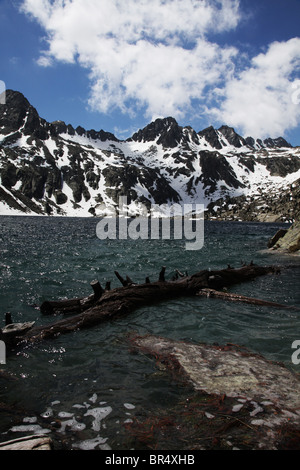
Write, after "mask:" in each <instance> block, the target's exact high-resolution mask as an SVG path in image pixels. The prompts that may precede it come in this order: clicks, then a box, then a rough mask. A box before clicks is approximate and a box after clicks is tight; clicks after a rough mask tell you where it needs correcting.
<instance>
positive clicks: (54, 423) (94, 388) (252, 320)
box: [0, 216, 300, 449]
mask: <svg viewBox="0 0 300 470" xmlns="http://www.w3.org/2000/svg"><path fill="white" fill-rule="evenodd" d="M0 222H1V225H0V255H1V258H0V269H1V272H0V306H1V311H0V325H1V326H4V314H5V312H8V311H9V312H11V314H12V317H13V321H14V322H23V321H35V322H36V324H43V323H46V322H48V321H53V318H48V317H42V316H41V314H40V312H39V309H38V306H39V305H40V304H41V303H42V302H43V301H44V300H51V299H52V300H57V299H60V298H73V297H79V296H85V295H89V294H90V293H91V288H90V282H91V281H92V280H94V279H98V280H99V281H100V282H101V284H102V285H105V282H106V281H111V282H112V287H119V285H120V284H119V281H118V280H117V279H116V277H115V276H114V274H113V273H114V271H115V270H117V271H119V272H120V273H121V274H122V275H124V276H125V275H126V274H128V275H129V276H130V277H131V278H132V279H133V280H134V281H135V282H144V280H145V277H146V276H149V277H150V279H151V280H156V279H157V278H158V273H159V271H160V268H161V266H163V265H164V266H166V267H167V276H168V277H169V278H171V277H172V275H173V274H174V271H175V269H179V270H180V271H182V272H185V271H187V272H188V273H189V274H192V273H194V272H197V271H199V270H201V269H207V268H211V269H222V268H225V267H227V264H228V263H230V265H231V266H233V267H240V266H241V261H245V262H250V261H253V262H254V263H257V264H264V265H267V264H278V265H281V266H284V267H285V268H284V269H283V270H282V272H281V275H278V276H265V277H262V278H259V279H256V280H255V281H253V282H250V283H247V284H242V285H239V286H235V287H234V288H231V289H230V290H231V291H232V292H236V293H241V294H244V295H248V296H252V297H256V298H262V299H265V300H271V301H274V302H279V303H281V304H284V305H294V306H298V307H300V290H299V280H300V259H299V257H295V256H286V255H280V254H278V253H274V252H273V253H270V252H268V251H267V250H266V246H267V242H268V239H269V238H270V237H271V236H273V235H274V233H275V232H276V231H277V230H278V228H279V227H280V226H281V225H280V224H258V223H257V224H256V223H235V222H206V223H205V243H204V247H203V249H202V250H199V251H186V250H185V241H184V240H182V241H181V240H150V239H149V240H136V241H133V240H125V241H122V240H104V241H100V240H99V239H98V238H97V237H96V224H97V220H95V219H78V218H76V219H75V218H74V219H73V218H40V217H6V216H2V217H1V219H0ZM1 316H2V318H1ZM2 319H3V320H2ZM58 319H59V317H58ZM131 332H138V333H142V334H143V333H154V334H159V335H164V336H166V337H170V338H174V339H180V340H188V341H194V342H207V343H213V342H218V343H220V344H224V343H227V342H233V343H236V344H240V345H243V346H246V347H247V348H248V349H250V350H251V351H254V352H259V353H261V354H263V355H264V356H265V357H267V358H268V359H271V360H275V361H282V362H284V363H285V364H286V365H287V367H289V368H294V369H295V368H296V370H297V368H299V367H300V366H295V365H293V364H292V362H291V355H292V352H293V350H292V349H291V345H292V343H293V341H295V340H296V339H300V311H297V310H286V309H274V308H270V307H260V306H253V305H247V304H238V303H231V302H228V303H226V302H222V301H220V300H216V299H203V298H183V299H176V300H174V301H171V302H168V303H162V304H159V305H155V306H151V307H144V308H141V309H139V310H137V311H135V312H134V313H132V314H130V315H128V316H126V317H124V318H119V319H117V320H113V321H109V322H106V323H104V324H102V325H100V326H98V327H95V328H92V329H90V330H85V331H78V332H76V333H72V334H69V335H64V336H61V337H58V338H56V339H54V340H51V341H45V342H43V343H42V344H40V345H36V346H34V347H31V348H27V349H25V350H22V351H20V352H19V353H18V354H17V355H16V354H12V355H9V357H8V358H7V364H6V365H5V366H3V369H4V370H5V371H6V372H9V373H10V374H12V376H13V377H14V379H15V380H13V381H9V382H7V383H5V384H4V385H2V382H1V386H2V388H1V390H0V402H4V403H6V404H9V405H11V406H12V407H13V408H14V409H15V410H17V409H23V410H25V411H24V413H25V414H23V415H22V414H21V415H20V417H19V418H18V420H19V421H18V420H17V419H16V417H14V419H13V418H12V417H11V416H10V415H9V416H8V414H4V415H3V414H2V417H1V415H0V417H1V421H0V441H5V440H8V438H12V437H19V436H21V435H28V434H32V433H34V432H36V433H38V432H40V431H41V429H42V430H43V432H49V435H50V436H54V438H55V439H60V440H63V441H65V442H67V444H66V445H67V446H68V447H69V448H78V446H79V448H80V446H81V447H82V448H84V449H91V448H97V449H98V448H102V449H106V448H111V449H126V448H131V447H132V442H130V440H128V436H127V435H126V431H125V429H124V423H125V422H126V421H127V420H130V419H133V418H134V417H139V416H147V415H148V414H149V413H151V410H153V409H155V408H157V407H166V406H170V404H171V403H172V402H174V403H175V402H176V400H178V399H179V397H180V395H181V394H182V393H184V391H183V390H182V387H180V386H178V384H176V383H174V382H173V381H172V380H171V379H170V377H169V376H168V375H167V374H165V373H162V372H160V371H158V370H157V368H156V366H155V361H153V360H152V359H150V358H148V357H146V356H143V355H136V354H132V352H131V351H130V347H129V344H128V341H127V335H128V333H131ZM16 420H17V421H18V422H17V423H16V422H15V421H16Z"/></svg>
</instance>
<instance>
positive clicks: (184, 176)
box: [0, 90, 300, 220]
mask: <svg viewBox="0 0 300 470" xmlns="http://www.w3.org/2000/svg"><path fill="white" fill-rule="evenodd" d="M102 143H103V145H102ZM140 143H143V145H140ZM144 144H146V145H144ZM208 148H210V150H208ZM289 149H290V153H289ZM276 152H277V153H276ZM297 152H298V151H297V149H293V148H292V147H291V145H290V144H288V143H287V142H286V141H285V140H284V139H283V138H281V137H280V138H277V139H266V140H265V141H261V140H255V139H254V138H252V137H249V138H247V139H244V138H243V137H241V136H240V135H239V134H238V133H236V131H235V130H234V129H233V128H231V127H228V126H225V125H224V126H221V127H220V128H219V129H214V128H213V127H212V126H210V127H208V128H206V129H204V130H203V131H200V132H195V130H194V129H192V128H191V127H190V126H187V127H182V126H180V125H179V124H178V123H177V121H176V120H175V119H174V118H172V117H167V118H164V119H156V120H155V121H154V122H151V123H150V124H148V125H147V126H146V127H145V128H143V129H140V130H139V131H138V132H136V133H135V134H134V135H133V136H132V137H131V138H130V139H127V140H126V141H120V140H118V139H117V138H116V137H115V136H114V135H113V134H112V133H109V132H106V131H104V130H100V131H95V130H93V129H92V130H85V129H84V128H83V127H81V126H78V127H77V128H76V129H74V128H73V126H72V125H70V124H66V123H65V122H63V121H54V122H52V123H49V122H47V121H46V120H45V119H43V118H41V117H40V116H39V114H38V112H37V110H36V109H35V108H34V107H33V106H32V105H31V104H30V103H29V101H28V100H27V99H26V98H25V97H24V96H23V95H22V94H21V93H19V92H15V91H12V90H7V93H6V104H5V105H1V106H0V178H1V181H0V183H1V184H0V214H1V207H2V208H4V209H5V210H8V209H9V208H11V210H16V211H18V212H19V213H20V212H22V211H23V212H29V213H33V214H34V213H36V214H47V215H50V214H53V215H60V214H62V215H64V214H65V215H70V214H72V215H76V214H78V215H101V214H102V213H103V212H101V211H102V210H103V208H105V207H107V206H116V205H117V204H118V202H119V197H120V196H126V197H127V200H128V203H134V204H136V205H138V204H143V205H144V206H146V207H147V208H150V206H151V204H158V205H161V204H174V203H179V204H184V203H191V202H194V203H203V204H205V205H206V207H208V209H209V208H212V209H211V212H210V209H209V210H208V213H209V214H211V215H216V214H215V212H214V211H215V207H216V204H215V201H217V203H218V204H219V205H220V208H221V207H223V208H226V207H231V206H232V205H235V207H238V206H239V204H241V207H242V208H241V209H239V214H241V211H246V209H245V205H246V204H248V206H249V207H251V210H250V212H251V214H254V215H253V217H254V220H255V210H256V209H255V208H256V204H255V201H256V199H255V198H254V202H253V201H252V202H251V201H250V202H249V201H248V202H247V197H246V194H247V192H249V188H250V190H251V184H252V176H253V177H254V176H255V178H254V180H255V181H258V182H259V178H260V173H259V172H260V171H261V170H260V168H261V167H263V168H265V169H266V171H267V173H268V174H269V175H270V178H271V177H273V176H278V177H280V178H281V179H282V181H283V182H284V178H285V177H287V176H289V175H291V174H292V175H293V174H295V175H296V174H297V171H299V170H300V163H299V162H300V158H299V153H297ZM264 178H265V175H264ZM296 179H297V178H295V180H296ZM270 181H271V180H270ZM268 184H269V183H268ZM270 184H271V182H270ZM295 184H296V185H297V184H298V185H299V181H298V183H295ZM264 186H266V185H265V180H264V183H263V184H262V189H260V187H259V183H258V186H257V188H258V189H257V191H258V193H259V194H260V196H261V193H262V197H263V198H264V199H263V200H264V201H269V202H268V204H269V205H272V207H274V204H275V202H276V201H279V200H280V198H279V196H276V195H275V196H274V194H273V193H274V191H273V192H272V191H270V187H266V188H264ZM285 188H286V190H288V189H287V188H288V186H287V185H285ZM264 189H265V190H266V194H265V195H264ZM275 193H276V191H275ZM270 194H272V201H273V199H274V201H275V202H274V204H273V202H271V198H270ZM280 194H281V196H282V195H283V192H282V191H281V193H280ZM287 197H288V196H287ZM239 198H241V199H239ZM229 201H231V202H230V203H229ZM281 201H282V202H281V203H280V204H281V206H282V207H283V206H284V205H285V206H286V207H287V206H289V212H287V213H288V214H289V217H290V215H291V211H293V210H294V209H293V208H291V207H292V206H291V205H290V204H287V200H286V198H283V197H281ZM283 201H285V202H283ZM260 203H261V200H260ZM1 204H2V206H1ZM252 206H253V208H252ZM2 210H3V209H2ZM222 210H223V209H222ZM272 210H273V209H272ZM248 212H249V211H248ZM250 212H249V213H250ZM243 213H244V212H243ZM282 213H284V210H283V212H282ZM245 214H246V212H245ZM246 216H247V217H248V216H249V214H248V215H244V216H243V217H246Z"/></svg>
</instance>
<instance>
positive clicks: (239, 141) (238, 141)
mask: <svg viewBox="0 0 300 470" xmlns="http://www.w3.org/2000/svg"><path fill="white" fill-rule="evenodd" d="M218 130H219V131H220V132H221V134H223V135H224V137H225V138H226V139H227V141H228V142H229V144H230V145H233V146H234V147H236V148H241V147H243V146H244V145H247V144H246V141H245V139H244V138H243V137H241V136H240V135H239V134H237V133H236V132H235V130H234V129H233V127H229V126H224V125H223V126H221V127H220V128H219V129H218Z"/></svg>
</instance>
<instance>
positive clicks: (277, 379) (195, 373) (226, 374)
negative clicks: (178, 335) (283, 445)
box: [131, 335, 300, 449]
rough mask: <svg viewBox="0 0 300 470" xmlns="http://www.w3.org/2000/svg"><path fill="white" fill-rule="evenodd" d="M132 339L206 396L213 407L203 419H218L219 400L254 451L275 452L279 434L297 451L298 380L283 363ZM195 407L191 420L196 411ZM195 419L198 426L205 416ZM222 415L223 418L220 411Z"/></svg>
mask: <svg viewBox="0 0 300 470" xmlns="http://www.w3.org/2000/svg"><path fill="white" fill-rule="evenodd" d="M131 341H132V344H133V346H134V349H137V350H138V351H141V352H143V353H146V354H150V355H153V356H154V357H155V358H156V360H157V361H158V363H159V364H160V365H163V366H164V367H165V368H167V369H169V370H171V371H172V373H173V375H174V377H175V378H176V379H177V380H179V381H181V382H184V383H186V384H188V385H191V386H192V388H193V389H194V391H195V392H196V393H197V394H198V396H199V394H200V395H202V396H203V395H204V396H207V397H208V399H209V400H210V402H211V403H214V405H213V407H211V408H209V409H208V408H206V410H207V411H208V410H209V413H206V415H207V416H209V417H211V418H213V417H216V416H219V417H220V410H219V404H220V399H222V401H223V402H224V400H225V399H226V400H227V405H226V406H227V410H226V419H227V420H228V419H231V420H232V419H235V421H236V422H238V421H239V424H240V425H241V423H242V422H243V425H244V429H245V426H246V427H247V428H248V430H249V433H250V434H251V433H252V437H251V438H250V437H249V436H248V438H247V439H248V442H249V444H250V442H252V443H253V445H252V444H251V445H252V448H263V449H278V448H280V445H279V447H278V446H277V443H278V439H279V436H282V435H283V434H285V435H286V433H288V434H289V433H291V432H292V434H293V439H294V438H295V436H296V441H297V442H296V444H295V443H293V445H296V447H297V448H298V446H299V448H300V380H299V377H298V375H297V374H296V373H293V372H292V371H291V370H289V369H287V368H286V367H285V366H284V365H282V364H279V363H274V362H271V361H269V360H267V359H265V358H264V357H262V356H260V355H258V354H253V353H251V352H249V351H247V350H245V349H243V348H240V347H239V346H236V345H232V344H228V345H226V346H219V345H206V344H192V343H188V342H183V341H175V340H171V339H167V338H163V337H159V336H154V335H147V336H137V337H133V338H131ZM209 397H210V398H209ZM216 399H217V401H216ZM215 403H218V405H217V406H216V405H215ZM228 405H229V406H228ZM201 406H202V411H203V409H204V408H203V404H202V405H201ZM196 408H197V407H195V408H194V409H193V415H194V417H195V416H196V415H195V412H196V413H199V410H200V407H198V409H196ZM185 413H186V412H185ZM198 416H199V421H198V426H200V421H201V420H202V416H203V417H204V418H205V414H204V413H203V412H201V416H200V414H199V415H198ZM223 416H224V419H225V413H224V412H223ZM206 421H207V419H206ZM212 422H213V419H212ZM202 424H203V422H202V421H201V426H202ZM283 429H285V431H284V433H283V431H282V430H283ZM291 430H292V431H291ZM202 431H203V429H202ZM258 433H259V437H258ZM253 436H254V438H255V439H253ZM251 439H252V441H251ZM254 440H255V441H257V442H255V444H254ZM279 440H280V439H279Z"/></svg>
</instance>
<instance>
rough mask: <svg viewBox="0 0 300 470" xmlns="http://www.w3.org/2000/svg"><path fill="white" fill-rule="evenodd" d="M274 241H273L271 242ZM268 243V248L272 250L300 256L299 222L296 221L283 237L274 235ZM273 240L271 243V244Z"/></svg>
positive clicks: (278, 234)
mask: <svg viewBox="0 0 300 470" xmlns="http://www.w3.org/2000/svg"><path fill="white" fill-rule="evenodd" d="M273 239H274V240H273ZM273 239H271V240H270V241H269V245H270V244H271V246H268V247H269V248H271V249H272V250H276V251H280V252H285V253H293V254H298V255H299V254H300V221H296V222H295V223H294V224H293V225H292V226H291V227H290V228H289V229H288V230H287V231H286V233H285V234H284V235H283V236H280V233H279V232H277V234H275V235H274V237H273ZM272 240H273V242H272Z"/></svg>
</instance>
